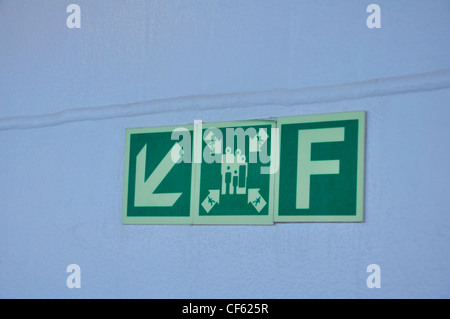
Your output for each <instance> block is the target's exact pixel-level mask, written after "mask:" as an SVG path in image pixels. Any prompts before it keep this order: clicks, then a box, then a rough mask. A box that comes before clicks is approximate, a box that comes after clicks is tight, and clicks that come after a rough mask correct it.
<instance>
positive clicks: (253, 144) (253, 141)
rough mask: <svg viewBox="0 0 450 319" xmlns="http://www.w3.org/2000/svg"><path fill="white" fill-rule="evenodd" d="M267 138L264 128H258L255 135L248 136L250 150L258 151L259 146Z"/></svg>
mask: <svg viewBox="0 0 450 319" xmlns="http://www.w3.org/2000/svg"><path fill="white" fill-rule="evenodd" d="M268 138H269V135H267V132H266V130H265V129H262V128H260V129H259V131H258V134H256V135H255V137H253V138H250V152H260V151H261V147H262V146H263V145H264V143H265V142H266V141H267V139H268Z"/></svg>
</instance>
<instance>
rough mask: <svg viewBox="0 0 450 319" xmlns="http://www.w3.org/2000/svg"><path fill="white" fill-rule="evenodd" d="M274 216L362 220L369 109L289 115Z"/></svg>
mask: <svg viewBox="0 0 450 319" xmlns="http://www.w3.org/2000/svg"><path fill="white" fill-rule="evenodd" d="M277 122H278V128H279V129H280V165H279V171H278V173H277V175H276V182H275V190H276V191H275V194H276V196H275V202H274V214H275V216H274V219H275V221H276V222H361V221H363V198H364V144H365V143H364V142H365V112H348V113H336V114H323V115H311V116H296V117H285V118H279V119H278V120H277Z"/></svg>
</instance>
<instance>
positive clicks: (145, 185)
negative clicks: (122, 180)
mask: <svg viewBox="0 0 450 319" xmlns="http://www.w3.org/2000/svg"><path fill="white" fill-rule="evenodd" d="M180 158H181V146H180V145H179V144H178V143H175V145H174V146H172V148H171V149H170V151H169V152H168V153H167V154H166V156H164V158H163V160H162V161H161V162H160V163H159V165H158V166H157V167H156V169H155V170H154V171H153V173H152V174H151V175H150V176H149V177H148V179H147V180H145V162H146V159H147V144H145V145H144V147H143V148H142V150H141V151H140V152H139V154H138V156H137V157H136V182H135V188H134V206H136V207H171V206H173V204H175V202H176V201H177V200H178V198H179V197H180V196H181V194H182V193H156V194H155V193H154V192H155V190H156V188H157V187H158V186H159V184H161V182H162V181H163V179H164V178H165V177H166V176H167V174H169V172H170V170H171V169H172V168H173V167H174V165H175V164H176V163H177V162H178V160H179V159H180Z"/></svg>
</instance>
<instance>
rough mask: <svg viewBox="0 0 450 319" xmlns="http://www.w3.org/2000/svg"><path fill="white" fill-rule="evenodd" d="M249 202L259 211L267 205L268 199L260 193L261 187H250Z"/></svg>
mask: <svg viewBox="0 0 450 319" xmlns="http://www.w3.org/2000/svg"><path fill="white" fill-rule="evenodd" d="M248 202H249V203H251V204H252V205H253V207H255V209H256V210H257V211H258V213H260V212H261V210H262V209H263V208H264V207H265V206H266V204H267V203H266V201H265V200H264V198H263V197H262V196H261V194H260V193H259V188H249V189H248Z"/></svg>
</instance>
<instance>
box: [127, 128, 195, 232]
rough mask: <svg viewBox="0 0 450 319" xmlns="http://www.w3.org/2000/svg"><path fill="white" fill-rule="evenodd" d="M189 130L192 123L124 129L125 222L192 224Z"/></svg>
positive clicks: (190, 137) (191, 168)
mask: <svg viewBox="0 0 450 319" xmlns="http://www.w3.org/2000/svg"><path fill="white" fill-rule="evenodd" d="M192 132H193V126H184V127H159V128H145V129H128V130H127V134H126V146H125V148H126V150H125V153H126V154H125V155H126V156H125V176H124V198H123V216H122V222H123V223H124V224H190V223H192V216H191V213H190V211H191V206H192V204H193V201H192V199H193V195H194V193H193V192H192V189H194V188H193V187H192V185H191V183H192V177H193V176H194V172H193V165H192V163H191V160H190V158H191V156H190V154H189V153H190V149H189V146H190V145H191V144H192ZM186 145H187V146H186Z"/></svg>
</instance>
